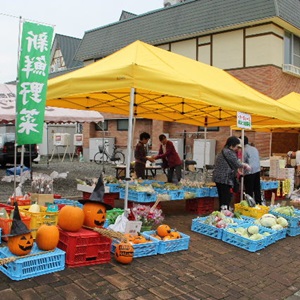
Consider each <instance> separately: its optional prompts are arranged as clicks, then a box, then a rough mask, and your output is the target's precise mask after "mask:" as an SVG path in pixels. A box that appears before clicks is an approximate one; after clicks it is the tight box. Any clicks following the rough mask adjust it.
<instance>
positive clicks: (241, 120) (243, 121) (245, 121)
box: [236, 112, 252, 129]
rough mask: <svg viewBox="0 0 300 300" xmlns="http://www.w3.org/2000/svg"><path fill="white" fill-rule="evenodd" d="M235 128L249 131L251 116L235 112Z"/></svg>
mask: <svg viewBox="0 0 300 300" xmlns="http://www.w3.org/2000/svg"><path fill="white" fill-rule="evenodd" d="M236 119H237V127H239V128H244V129H251V126H252V124H251V115H249V114H245V113H242V112H237V118H236Z"/></svg>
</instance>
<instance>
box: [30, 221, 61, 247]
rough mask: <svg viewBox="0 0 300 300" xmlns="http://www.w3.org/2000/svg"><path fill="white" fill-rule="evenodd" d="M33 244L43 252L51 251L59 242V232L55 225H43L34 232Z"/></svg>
mask: <svg viewBox="0 0 300 300" xmlns="http://www.w3.org/2000/svg"><path fill="white" fill-rule="evenodd" d="M35 242H36V244H37V246H38V247H39V248H40V249H41V250H44V251H49V250H53V249H55V248H56V247H57V244H58V242H59V230H58V228H57V226H55V225H48V224H43V225H42V226H40V227H39V229H38V230H37V232H36V239H35Z"/></svg>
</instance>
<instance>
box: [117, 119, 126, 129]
mask: <svg viewBox="0 0 300 300" xmlns="http://www.w3.org/2000/svg"><path fill="white" fill-rule="evenodd" d="M117 130H118V131H127V130H128V120H127V119H126V120H124V119H122V120H117Z"/></svg>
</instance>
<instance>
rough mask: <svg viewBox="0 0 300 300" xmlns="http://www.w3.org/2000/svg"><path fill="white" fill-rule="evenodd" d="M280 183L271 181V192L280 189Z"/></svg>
mask: <svg viewBox="0 0 300 300" xmlns="http://www.w3.org/2000/svg"><path fill="white" fill-rule="evenodd" d="M278 186H279V184H278V181H270V190H274V189H278Z"/></svg>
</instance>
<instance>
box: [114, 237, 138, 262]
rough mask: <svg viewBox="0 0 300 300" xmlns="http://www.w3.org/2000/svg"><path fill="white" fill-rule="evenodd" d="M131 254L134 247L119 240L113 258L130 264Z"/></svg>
mask: <svg viewBox="0 0 300 300" xmlns="http://www.w3.org/2000/svg"><path fill="white" fill-rule="evenodd" d="M133 254H134V248H133V246H132V245H131V244H130V243H126V242H121V243H119V244H118V245H117V246H116V251H115V259H116V260H117V261H118V262H120V263H122V264H130V263H131V262H132V260H133Z"/></svg>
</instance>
